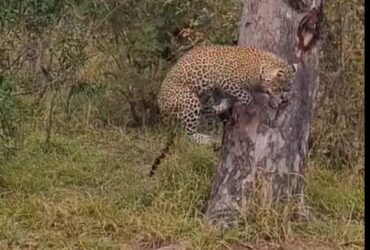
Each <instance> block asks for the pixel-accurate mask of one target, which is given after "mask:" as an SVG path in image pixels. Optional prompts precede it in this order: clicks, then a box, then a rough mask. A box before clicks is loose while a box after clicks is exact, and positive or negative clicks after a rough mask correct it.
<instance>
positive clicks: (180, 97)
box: [150, 45, 298, 175]
mask: <svg viewBox="0 0 370 250" xmlns="http://www.w3.org/2000/svg"><path fill="white" fill-rule="evenodd" d="M297 67H298V65H297V64H296V63H292V64H290V63H288V62H287V61H286V60H284V59H283V58H281V57H279V56H277V55H276V54H274V53H272V52H270V51H268V50H266V49H262V48H258V47H256V46H248V45H243V46H242V45H198V46H195V47H193V48H192V49H190V50H189V51H188V52H186V53H185V54H184V55H182V56H181V57H180V58H179V59H178V61H177V62H176V63H175V64H174V65H173V66H172V68H171V69H170V70H169V71H168V73H167V75H166V77H165V78H164V80H163V82H162V85H161V87H160V90H159V93H158V97H157V100H158V107H159V110H160V114H161V117H162V119H163V121H164V123H165V124H167V125H168V124H172V125H173V124H176V125H180V126H181V127H183V128H184V130H185V132H186V135H187V136H188V137H189V138H190V139H191V140H192V141H194V142H196V143H198V144H209V143H211V142H212V140H211V136H209V135H206V134H204V133H200V132H198V127H199V125H200V121H201V118H202V115H210V114H211V115H219V114H221V113H222V112H225V110H227V109H228V108H229V107H230V106H231V105H232V104H234V103H239V104H242V105H249V104H250V103H251V102H252V101H253V97H252V94H251V91H252V90H253V89H259V91H261V92H263V93H266V94H267V95H268V96H274V95H275V94H276V93H281V92H282V91H283V90H284V88H285V87H286V86H289V84H288V83H289V81H290V80H291V79H292V78H293V76H294V75H295V74H296V72H297ZM216 91H218V92H221V93H223V94H225V96H226V97H227V98H223V99H222V100H221V102H220V103H218V104H216V102H215V101H214V98H212V96H213V93H215V92H216ZM172 125H171V126H172ZM171 135H172V137H173V136H174V133H171ZM171 143H173V138H172V139H171V140H169V141H168V143H167V145H166V147H165V149H164V150H163V151H162V153H161V154H160V155H159V156H158V157H157V159H156V160H155V161H154V163H153V165H152V171H151V174H150V175H152V174H153V169H155V165H158V164H159V161H160V159H161V158H163V157H164V155H165V153H166V152H167V151H168V150H169V147H170V144H171Z"/></svg>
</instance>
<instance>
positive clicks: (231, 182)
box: [206, 0, 323, 226]
mask: <svg viewBox="0 0 370 250" xmlns="http://www.w3.org/2000/svg"><path fill="white" fill-rule="evenodd" d="M322 5H323V0H316V1H315V0H294V1H290V0H244V3H243V13H242V22H241V23H242V25H241V28H240V35H239V45H254V46H257V47H260V48H264V49H267V50H269V51H271V52H273V53H276V54H277V55H279V56H281V57H282V58H284V59H286V60H287V61H288V62H290V63H291V62H297V61H298V62H299V67H298V72H297V75H296V77H295V78H294V79H293V81H292V89H291V91H293V93H294V95H293V98H291V99H290V100H289V102H288V103H285V105H284V106H283V105H282V106H280V107H279V108H278V109H272V108H269V107H268V105H267V104H266V98H263V96H262V95H261V94H257V93H255V94H254V97H255V101H254V103H253V104H252V105H249V106H248V107H243V106H234V107H233V110H232V111H231V117H230V118H229V120H228V121H227V123H226V125H225V127H224V134H223V140H222V146H221V156H220V162H219V164H218V166H217V172H216V175H215V179H214V183H213V187H212V191H211V195H210V199H209V201H208V204H207V207H206V215H207V217H208V218H210V219H216V221H218V222H227V224H226V225H228V226H231V225H233V223H234V222H235V219H236V218H237V217H238V215H239V212H240V211H246V209H247V208H248V205H249V204H250V203H251V202H252V201H253V202H254V201H255V200H256V199H261V198H263V199H264V201H265V202H267V203H268V204H273V201H276V200H280V201H281V200H282V199H286V198H294V199H293V200H297V201H299V202H300V204H301V205H302V202H303V191H304V184H305V181H304V165H305V158H306V155H307V143H308V136H309V128H310V123H311V119H312V111H313V109H314V99H315V95H316V92H317V89H318V85H319V48H320V43H319V42H318V34H319V27H320V20H321V16H322ZM257 193H258V194H259V196H258V194H257ZM261 195H262V197H261ZM257 196H258V197H257ZM290 200H292V199H290ZM230 223H231V224H230ZM224 225H225V224H224Z"/></svg>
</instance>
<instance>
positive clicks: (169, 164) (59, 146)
mask: <svg viewBox="0 0 370 250" xmlns="http://www.w3.org/2000/svg"><path fill="white" fill-rule="evenodd" d="M162 135H163V134H162V133H158V132H153V131H152V132H146V131H140V132H138V131H136V132H135V131H121V130H119V129H110V130H108V129H106V130H102V129H101V130H89V131H85V132H76V131H64V132H63V133H58V134H54V135H53V137H52V140H51V143H50V144H49V145H45V144H44V142H43V141H44V134H43V133H42V132H40V131H38V130H35V131H34V132H32V133H30V134H29V135H28V137H27V140H26V142H25V146H24V147H23V148H22V149H21V151H20V152H18V154H17V156H16V157H14V158H13V159H10V160H9V161H7V162H2V163H0V173H1V175H0V196H1V197H0V198H1V202H0V249H7V248H9V249H14V248H32V247H34V248H35V247H38V248H39V249H48V248H49V249H50V248H53V249H76V248H79V249H91V248H94V249H129V248H128V247H124V244H135V245H140V246H141V247H147V248H149V247H153V246H160V245H168V244H171V243H181V244H184V245H186V246H188V247H189V249H220V248H224V249H225V248H226V249H227V247H228V246H231V245H233V244H239V243H242V242H248V241H254V240H257V239H259V238H262V237H264V236H266V235H269V236H271V237H272V238H275V239H281V238H289V237H301V238H307V239H309V240H310V241H312V240H324V241H326V242H330V243H332V244H334V245H336V246H339V245H341V244H342V243H345V242H362V241H363V239H364V230H363V213H364V192H363V177H362V176H361V175H360V174H358V173H354V172H351V171H349V170H342V171H338V170H337V171H335V170H328V169H325V168H320V166H317V165H316V164H315V162H314V161H312V160H311V162H310V164H309V165H310V170H309V173H308V187H307V192H306V195H307V202H308V205H309V207H310V209H311V211H312V214H313V215H314V218H313V219H312V220H310V221H309V222H301V223H298V222H297V223H293V222H287V221H285V220H282V219H280V218H279V217H278V216H271V215H268V214H269V213H266V211H264V212H263V211H262V212H261V213H260V214H258V215H257V216H255V217H254V218H253V223H252V220H250V221H249V222H250V223H249V224H247V226H244V227H243V228H240V229H237V230H234V231H230V232H226V233H225V232H219V231H216V230H214V229H211V228H209V227H208V226H207V225H206V224H204V223H203V221H202V219H201V212H200V209H201V208H202V207H203V206H204V202H205V201H206V200H207V196H208V192H209V190H210V185H211V176H212V172H213V167H214V165H215V163H216V161H217V155H216V154H215V153H213V152H212V150H210V149H208V148H205V147H202V146H194V145H193V144H191V143H189V142H187V141H186V140H184V139H182V138H180V139H179V140H177V141H176V146H175V148H174V150H173V151H172V152H171V153H170V155H169V156H168V157H167V158H166V159H165V160H164V161H163V164H162V165H161V166H160V167H159V169H158V172H157V174H156V177H155V178H152V179H150V178H148V177H147V174H148V171H149V166H150V163H151V161H152V159H153V158H154V157H155V155H156V154H157V153H158V152H159V150H160V148H161V147H162V146H163V143H164V141H165V139H164V137H163V136H162ZM265 215H266V216H265ZM353 247H354V246H353ZM334 249H335V248H334Z"/></svg>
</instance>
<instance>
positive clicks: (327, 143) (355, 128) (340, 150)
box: [311, 0, 365, 167]
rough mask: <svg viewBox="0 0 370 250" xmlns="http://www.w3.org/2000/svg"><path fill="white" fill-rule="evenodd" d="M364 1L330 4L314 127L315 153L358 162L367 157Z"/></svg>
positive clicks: (333, 162)
mask: <svg viewBox="0 0 370 250" xmlns="http://www.w3.org/2000/svg"><path fill="white" fill-rule="evenodd" d="M363 7H364V5H363V1H358V0H351V1H347V0H346V1H344V0H343V1H342V0H330V1H326V4H325V13H326V15H325V26H324V39H323V41H324V42H323V56H322V58H321V76H320V77H321V78H320V79H321V82H320V84H321V85H320V90H319V98H318V104H317V110H316V116H315V118H314V124H313V128H312V142H313V147H312V150H311V152H312V154H313V156H312V157H313V158H315V159H320V160H321V161H322V163H325V165H327V166H331V167H356V166H357V165H358V164H363V157H364V139H365V137H364V45H365V40H364V23H363V14H364V13H363V12H362V11H361V10H362V9H361V8H363Z"/></svg>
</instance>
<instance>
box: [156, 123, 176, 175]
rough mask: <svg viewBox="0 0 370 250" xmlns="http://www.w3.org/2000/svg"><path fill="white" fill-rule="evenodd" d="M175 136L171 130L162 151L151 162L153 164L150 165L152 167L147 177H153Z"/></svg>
mask: <svg viewBox="0 0 370 250" xmlns="http://www.w3.org/2000/svg"><path fill="white" fill-rule="evenodd" d="M175 136H176V133H175V130H171V133H170V135H169V136H168V138H167V142H166V145H165V147H164V148H163V149H162V151H161V153H160V154H159V155H158V156H157V157H156V158H155V159H154V161H153V164H152V167H151V170H150V173H149V177H152V176H153V175H154V172H155V170H156V169H157V168H158V166H159V164H160V163H161V161H162V160H163V159H164V157H165V156H166V155H167V153H168V151H169V150H170V147H171V146H172V144H173V143H174V142H175Z"/></svg>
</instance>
